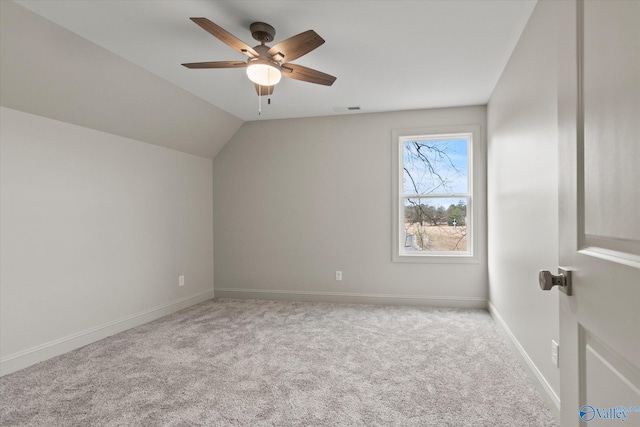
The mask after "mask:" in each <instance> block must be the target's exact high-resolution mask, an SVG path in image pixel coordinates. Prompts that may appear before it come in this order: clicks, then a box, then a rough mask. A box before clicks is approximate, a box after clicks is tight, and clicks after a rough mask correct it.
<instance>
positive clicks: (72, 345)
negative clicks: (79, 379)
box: [0, 289, 214, 376]
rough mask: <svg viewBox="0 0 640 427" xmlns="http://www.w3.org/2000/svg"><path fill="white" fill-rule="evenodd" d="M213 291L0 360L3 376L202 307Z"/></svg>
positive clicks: (0, 370)
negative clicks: (190, 308)
mask: <svg viewBox="0 0 640 427" xmlns="http://www.w3.org/2000/svg"><path fill="white" fill-rule="evenodd" d="M213 292H214V291H213V289H210V290H207V291H204V292H201V293H199V294H195V295H191V296H188V297H185V298H181V299H178V300H175V301H172V302H170V303H167V304H163V305H160V306H157V307H153V308H150V309H148V310H145V311H141V312H140V313H136V314H132V315H130V316H127V317H124V318H122V319H118V320H114V321H113V322H109V323H105V324H103V325H99V326H96V327H94V328H90V329H86V330H84V331H80V332H77V333H75V334H71V335H67V336H66V337H62V338H58V339H56V340H53V341H49V342H47V343H44V344H40V345H37V346H35V347H31V348H28V349H26V350H22V351H19V352H17V353H13V354H10V355H7V356H5V357H3V358H2V359H0V376H2V375H7V374H10V373H12V372H15V371H18V370H20V369H24V368H26V367H28V366H31V365H35V364H36V363H39V362H42V361H44V360H47V359H51V358H52V357H55V356H59V355H61V354H64V353H67V352H69V351H71V350H75V349H77V348H80V347H83V346H85V345H87V344H91V343H94V342H96V341H100V340H101V339H104V338H106V337H109V336H111V335H115V334H117V333H120V332H123V331H126V330H127V329H131V328H134V327H136V326H140V325H143V324H145V323H148V322H151V321H153V320H156V319H159V318H161V317H164V316H166V315H169V314H171V313H174V312H176V311H179V310H182V309H184V308H187V307H190V306H192V305H195V304H198V303H199V302H202V301H206V300H208V299H211V298H213V297H214V295H213Z"/></svg>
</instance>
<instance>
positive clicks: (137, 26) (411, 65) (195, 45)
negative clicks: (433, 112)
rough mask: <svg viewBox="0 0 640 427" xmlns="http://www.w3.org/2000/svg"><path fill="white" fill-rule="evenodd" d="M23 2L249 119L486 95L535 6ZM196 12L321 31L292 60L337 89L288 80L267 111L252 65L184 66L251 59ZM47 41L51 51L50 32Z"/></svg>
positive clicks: (75, 56)
mask: <svg viewBox="0 0 640 427" xmlns="http://www.w3.org/2000/svg"><path fill="white" fill-rule="evenodd" d="M15 3H17V4H19V5H21V6H23V7H25V8H27V9H29V10H31V11H32V12H35V13H36V14H38V15H41V16H42V17H44V18H46V19H47V20H50V21H52V22H54V23H56V24H58V25H60V26H62V27H64V28H66V29H68V30H70V31H72V32H73V33H76V34H77V35H79V36H81V37H82V38H84V39H86V40H88V41H90V42H93V43H95V44H97V45H99V46H101V47H103V48H104V49H106V50H107V51H109V52H110V53H112V54H115V55H116V56H118V57H121V58H124V59H125V60H127V61H129V62H131V63H132V64H135V65H136V66H139V67H141V68H142V69H144V70H146V71H148V72H150V73H152V74H154V75H155V76H158V77H159V78H161V79H164V80H166V81H168V82H171V83H173V84H174V85H176V86H178V87H179V88H182V89H184V90H186V91H187V92H190V93H191V94H194V95H195V96H197V97H199V98H201V99H202V100H203V101H206V103H208V104H211V105H212V106H215V107H218V108H219V109H221V110H224V111H225V112H227V113H229V114H230V115H232V116H236V117H237V118H240V119H241V120H242V121H250V120H259V119H281V118H291V117H309V116H324V115H333V114H345V113H348V112H349V110H348V107H360V110H359V112H380V111H400V110H411V109H422V108H437V107H451V106H462V105H478V104H485V103H486V102H487V101H488V99H489V97H490V95H491V92H492V91H493V88H494V86H495V84H496V82H497V81H498V79H499V77H500V74H501V73H502V70H503V69H504V66H505V64H506V63H507V60H508V59H509V56H510V54H511V52H512V50H513V48H514V46H515V44H516V42H517V40H518V38H519V36H520V34H521V33H522V30H523V28H524V26H525V24H526V22H527V20H528V18H529V16H530V14H531V12H532V10H533V7H534V6H535V0H532V1H529V0H519V1H505V0H457V1H451V0H443V1H439V0H431V1H402V0H393V1H355V0H353V1H350V0H346V1H321V0H310V1H273V0H253V1H242V0H234V1H211V0H162V1H160V0H156V1H114V0H100V1H95V0H90V1H85V0H69V1H58V0H48V1H32V0H25V1H15ZM190 17H206V18H208V19H210V20H211V21H213V22H215V23H216V24H218V25H220V26H221V27H223V28H224V29H226V30H227V31H229V32H231V33H232V34H234V35H235V36H236V37H238V38H240V39H241V40H243V41H244V42H246V43H248V44H250V45H254V44H258V42H256V41H255V40H253V39H252V38H251V34H250V32H249V25H250V24H251V23H252V22H254V21H263V22H267V23H269V24H271V25H272V26H274V27H275V28H276V31H277V33H276V37H275V42H278V41H281V40H284V39H286V38H288V37H291V36H293V35H295V34H298V33H300V32H302V31H305V30H308V29H313V30H315V31H316V32H317V33H318V34H319V35H320V36H322V38H324V39H325V41H326V42H325V44H323V45H322V46H320V47H319V48H317V49H315V50H314V51H312V52H310V53H309V54H307V55H305V56H303V57H301V58H299V59H298V60H296V61H294V62H295V63H297V64H300V65H304V66H307V67H311V68H314V69H317V70H321V71H324V72H326V73H329V74H332V75H334V76H337V78H338V79H337V81H336V82H335V83H334V85H333V86H331V87H327V86H321V85H314V84H310V83H304V82H300V81H296V80H291V79H283V80H282V82H281V83H279V84H278V86H276V90H275V93H274V94H273V95H272V96H271V97H270V98H271V102H270V104H269V105H267V104H266V97H263V98H262V99H263V105H262V115H260V116H259V115H258V96H257V95H256V93H255V90H254V87H253V84H252V83H251V82H250V81H249V80H248V79H247V77H246V74H245V72H244V70H243V69H225V70H190V69H187V68H185V67H182V66H181V65H180V64H181V63H184V62H198V61H219V60H237V61H242V60H244V59H246V58H244V57H243V56H242V55H240V54H239V53H238V52H235V51H234V50H232V49H231V48H229V46H227V45H225V44H223V43H222V42H220V41H219V40H218V39H216V38H214V37H213V36H211V35H210V34H208V33H207V32H205V31H204V30H202V29H201V28H200V27H198V26H197V25H195V24H194V23H193V22H191V21H190V20H189V18H190ZM40 43H41V46H42V49H45V48H46V45H47V44H48V43H51V40H40ZM83 54H84V53H83V52H82V51H79V52H66V53H65V56H67V58H66V59H65V60H68V61H77V62H78V64H82V63H83V62H87V63H91V61H93V59H94V58H92V57H91V55H87V56H83ZM96 84H100V82H96ZM167 102H172V101H171V100H167ZM238 125H239V124H238ZM234 126H235V125H234ZM235 129H237V126H235ZM234 131H235V130H234ZM207 155H209V154H207Z"/></svg>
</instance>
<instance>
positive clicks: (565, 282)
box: [538, 268, 571, 295]
mask: <svg viewBox="0 0 640 427" xmlns="http://www.w3.org/2000/svg"><path fill="white" fill-rule="evenodd" d="M558 273H559V274H558V275H554V274H551V272H549V271H547V270H542V271H540V273H539V274H538V281H539V282H540V289H542V290H543V291H548V290H551V288H553V287H554V286H557V287H558V288H559V289H560V290H561V291H562V292H564V293H565V294H567V295H571V270H567V269H564V268H558Z"/></svg>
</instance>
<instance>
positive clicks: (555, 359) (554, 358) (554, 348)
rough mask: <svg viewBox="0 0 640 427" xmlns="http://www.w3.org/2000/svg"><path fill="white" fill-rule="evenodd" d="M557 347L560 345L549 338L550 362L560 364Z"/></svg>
mask: <svg viewBox="0 0 640 427" xmlns="http://www.w3.org/2000/svg"><path fill="white" fill-rule="evenodd" d="M559 347H560V346H559V345H558V343H557V342H555V341H554V340H551V362H553V364H554V365H556V366H560V365H559V364H558V351H559V350H560V349H559Z"/></svg>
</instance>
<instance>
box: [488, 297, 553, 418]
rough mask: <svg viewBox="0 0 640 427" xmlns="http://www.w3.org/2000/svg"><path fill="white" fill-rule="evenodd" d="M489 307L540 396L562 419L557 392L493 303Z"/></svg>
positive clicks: (489, 303)
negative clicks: (526, 369)
mask: <svg viewBox="0 0 640 427" xmlns="http://www.w3.org/2000/svg"><path fill="white" fill-rule="evenodd" d="M488 306H489V313H491V317H493V319H494V320H495V321H496V323H497V324H498V326H499V327H500V328H501V329H502V332H503V333H504V334H505V336H506V337H507V338H508V339H509V341H510V343H511V345H512V346H513V347H514V349H515V350H516V353H517V354H518V356H520V358H521V360H522V362H524V365H525V367H526V368H528V373H529V375H530V376H531V377H533V379H534V384H536V386H537V388H538V390H539V391H540V394H541V395H542V396H543V397H545V398H546V399H545V400H546V402H547V406H548V407H549V410H551V412H553V414H554V415H555V417H556V418H557V419H560V397H558V395H557V394H556V392H555V391H553V389H552V388H551V386H550V385H549V383H548V382H547V380H546V378H545V377H544V376H543V375H542V372H540V370H539V369H538V367H537V366H536V364H535V363H533V360H531V358H530V357H529V355H528V354H527V352H526V351H525V349H524V347H522V345H521V344H520V342H519V341H518V339H517V338H516V336H515V335H513V332H511V329H509V326H507V323H506V322H505V321H504V319H503V318H502V316H501V315H500V313H499V312H498V310H497V309H496V307H495V306H494V305H493V304H492V303H491V301H489V302H488Z"/></svg>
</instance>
